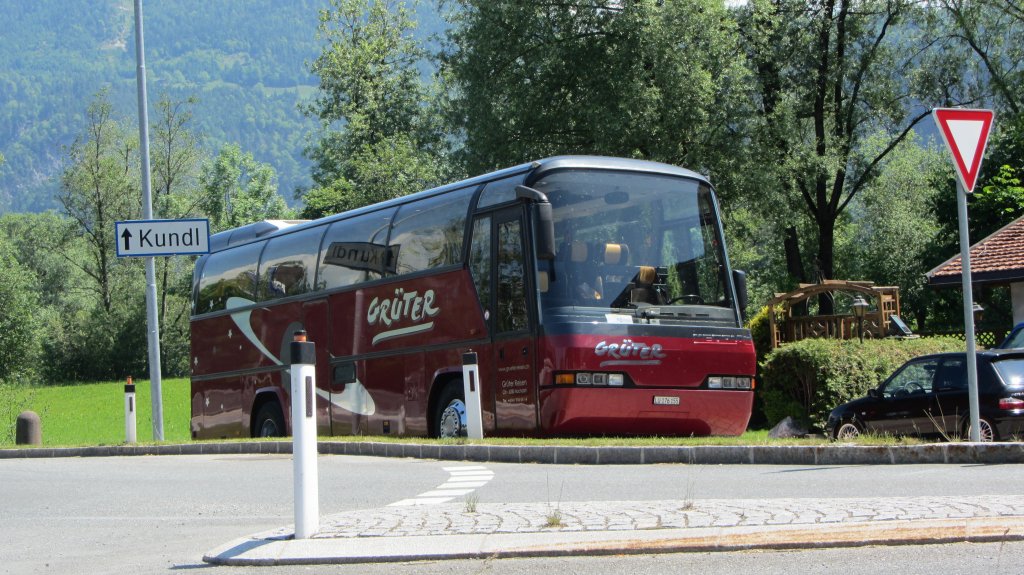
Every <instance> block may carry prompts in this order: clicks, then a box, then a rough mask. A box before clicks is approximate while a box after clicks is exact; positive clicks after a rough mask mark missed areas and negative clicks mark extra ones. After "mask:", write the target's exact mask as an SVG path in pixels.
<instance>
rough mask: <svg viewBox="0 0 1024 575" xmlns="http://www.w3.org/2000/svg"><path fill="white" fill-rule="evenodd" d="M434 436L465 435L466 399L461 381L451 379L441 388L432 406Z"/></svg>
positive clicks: (452, 436)
mask: <svg viewBox="0 0 1024 575" xmlns="http://www.w3.org/2000/svg"><path fill="white" fill-rule="evenodd" d="M432 431H433V433H432V435H433V436H434V437H440V438H442V439H444V438H454V437H466V401H465V399H464V398H463V397H462V381H461V380H458V381H453V382H451V383H449V384H448V385H446V386H445V387H444V389H443V390H441V395H440V397H438V398H437V404H436V406H435V407H434V429H433V430H432Z"/></svg>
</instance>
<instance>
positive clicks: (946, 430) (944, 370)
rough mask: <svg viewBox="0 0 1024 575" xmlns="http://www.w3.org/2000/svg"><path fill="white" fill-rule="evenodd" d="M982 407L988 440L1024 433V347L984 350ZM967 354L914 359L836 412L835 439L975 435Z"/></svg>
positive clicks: (831, 428) (832, 421)
mask: <svg viewBox="0 0 1024 575" xmlns="http://www.w3.org/2000/svg"><path fill="white" fill-rule="evenodd" d="M977 358H978V362H977V363H978V406H979V412H980V415H981V420H980V425H979V432H980V435H981V440H982V441H1000V440H1010V439H1013V438H1015V437H1017V438H1019V437H1022V436H1024V350H1022V349H1005V350H1004V349H994V350H987V351H979V352H978V353H977ZM966 359H967V354H965V353H938V354H934V355H925V356H921V357H917V358H914V359H912V360H910V361H908V362H907V363H905V364H903V366H902V367H900V368H899V369H897V370H896V372H895V373H893V374H892V375H891V376H889V378H888V379H886V380H885V382H884V383H882V385H880V386H879V387H878V389H872V390H871V391H869V392H868V396H867V397H862V398H860V399H855V400H853V401H851V402H848V403H844V404H842V405H840V406H839V407H837V408H835V409H833V410H832V413H831V414H830V415H829V417H828V425H827V426H826V429H827V432H828V435H829V437H831V438H833V439H840V440H841V439H849V438H852V437H856V436H857V435H859V434H861V433H864V432H865V431H870V432H875V433H888V434H891V435H921V436H940V437H944V438H946V439H950V438H954V437H962V438H964V439H967V438H969V436H970V434H969V431H970V404H969V400H968V396H967V363H966Z"/></svg>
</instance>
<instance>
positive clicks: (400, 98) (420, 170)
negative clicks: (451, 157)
mask: <svg viewBox="0 0 1024 575" xmlns="http://www.w3.org/2000/svg"><path fill="white" fill-rule="evenodd" d="M415 26H416V23H415V21H414V19H413V13H412V10H411V9H410V8H409V7H408V6H407V5H406V4H405V3H404V2H402V1H394V0H331V6H330V7H329V8H327V9H324V10H321V11H320V25H319V37H320V38H321V39H322V40H324V41H325V42H326V44H325V45H324V47H323V51H322V52H321V54H320V56H319V57H318V58H317V59H316V60H315V61H314V62H313V63H312V64H311V66H310V70H311V71H312V72H313V73H314V74H315V75H317V76H318V77H319V96H318V97H317V98H316V100H315V101H314V102H313V103H311V104H310V105H309V106H308V108H307V114H309V115H311V116H315V117H317V118H319V120H320V123H321V134H320V136H319V139H318V140H317V142H316V143H315V144H313V145H312V146H311V147H310V148H309V149H308V150H307V154H308V155H309V157H310V158H311V159H312V160H313V182H314V185H313V188H312V189H311V190H309V191H308V192H307V193H306V194H305V197H304V201H305V204H306V207H305V210H304V212H303V215H304V216H305V217H310V218H313V217H320V216H323V215H326V214H330V213H334V212H340V211H344V210H348V209H352V208H355V207H359V206H363V205H366V204H370V203H374V202H378V201H382V200H386V199H389V198H394V197H399V196H403V195H406V194H409V193H411V192H415V191H419V190H421V189H425V188H427V187H430V186H432V185H436V184H438V183H439V182H440V180H441V179H442V178H443V177H444V176H445V175H446V162H445V159H444V158H445V149H446V146H445V144H446V140H445V138H444V137H443V134H442V132H441V130H440V121H439V119H438V118H439V116H438V113H437V109H438V108H437V105H436V97H435V95H434V94H433V93H432V92H431V90H430V89H429V88H428V86H426V85H425V83H424V82H423V80H422V79H421V72H420V69H419V67H418V66H420V65H421V64H424V63H425V62H426V61H427V54H426V52H425V51H424V49H423V48H422V47H421V46H420V45H419V44H418V43H417V41H416V40H415V39H414V38H413V36H412V31H413V30H414V29H415Z"/></svg>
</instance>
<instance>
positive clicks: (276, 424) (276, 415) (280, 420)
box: [252, 401, 285, 437]
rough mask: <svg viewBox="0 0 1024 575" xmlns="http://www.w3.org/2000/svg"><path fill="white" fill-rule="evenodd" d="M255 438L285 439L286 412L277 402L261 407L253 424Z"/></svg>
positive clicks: (270, 402)
mask: <svg viewBox="0 0 1024 575" xmlns="http://www.w3.org/2000/svg"><path fill="white" fill-rule="evenodd" d="M252 435H253V437H284V436H285V429H284V412H282V411H281V405H280V404H278V403H277V402H276V401H268V402H267V403H264V404H263V405H261V406H260V408H259V410H258V411H257V412H256V417H255V419H253V422H252Z"/></svg>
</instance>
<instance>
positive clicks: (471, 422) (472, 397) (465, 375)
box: [462, 351, 484, 439]
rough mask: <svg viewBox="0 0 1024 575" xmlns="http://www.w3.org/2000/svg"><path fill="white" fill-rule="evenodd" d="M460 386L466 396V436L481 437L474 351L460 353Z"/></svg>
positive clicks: (480, 415)
mask: <svg viewBox="0 0 1024 575" xmlns="http://www.w3.org/2000/svg"><path fill="white" fill-rule="evenodd" d="M462 388H463V397H465V398H466V437H468V438H469V439H483V437H484V418H483V413H482V412H481V409H480V368H479V366H478V365H477V357H476V352H475V351H469V352H467V353H464V354H462Z"/></svg>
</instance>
